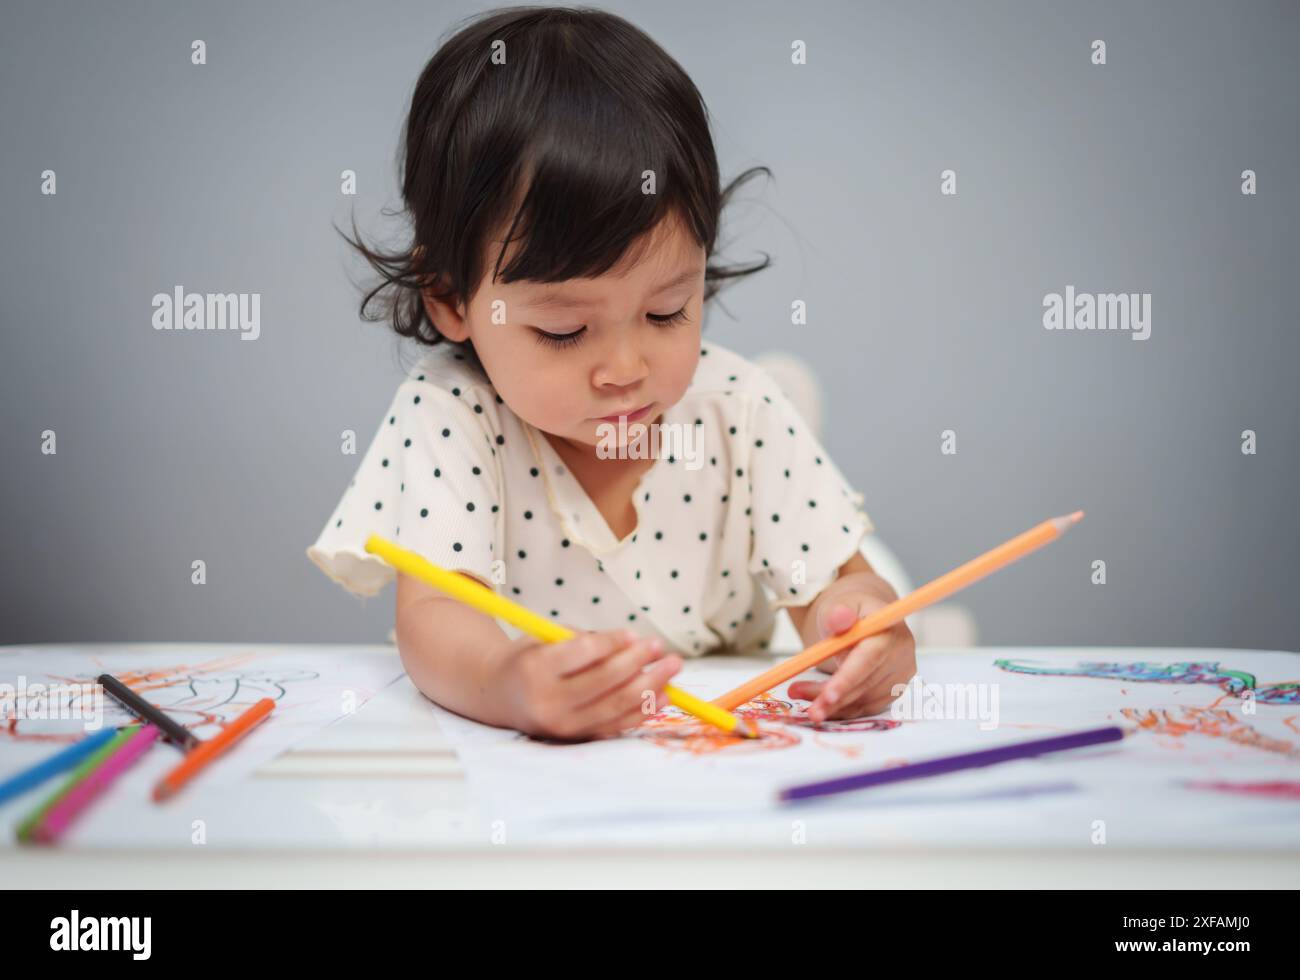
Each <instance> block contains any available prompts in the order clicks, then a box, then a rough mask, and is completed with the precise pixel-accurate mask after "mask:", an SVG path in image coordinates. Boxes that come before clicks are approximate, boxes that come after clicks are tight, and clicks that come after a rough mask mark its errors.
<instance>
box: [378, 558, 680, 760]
mask: <svg viewBox="0 0 1300 980" xmlns="http://www.w3.org/2000/svg"><path fill="white" fill-rule="evenodd" d="M471 577H472V576H471ZM476 581H477V580H476ZM397 648H398V651H399V653H400V654H401V657H402V666H403V667H404V668H405V669H406V672H407V674H408V675H409V676H410V678H411V680H412V681H413V682H414V683H415V686H416V687H417V688H419V689H420V691H421V692H422V693H424V694H425V696H427V697H429V698H430V699H432V700H434V701H436V702H437V703H438V704H440V705H442V706H443V707H444V708H448V709H449V710H451V711H454V712H456V713H457V714H459V715H464V716H465V717H467V718H473V719H475V720H477V721H481V722H484V723H485V724H488V725H495V726H498V727H501V728H515V729H518V730H519V731H523V732H527V733H529V734H532V735H541V736H546V737H552V738H573V739H581V738H596V737H601V736H606V735H616V734H618V733H619V732H621V731H623V730H625V729H627V728H631V727H634V726H635V725H637V724H639V723H640V722H641V721H642V720H644V718H645V716H646V714H647V713H653V712H655V711H659V710H661V709H662V708H664V707H666V706H667V704H668V700H667V698H666V697H665V695H664V690H663V689H664V686H665V685H666V684H667V683H668V679H669V678H670V677H671V676H672V675H673V674H675V673H677V671H678V670H680V669H681V666H682V659H681V658H680V657H678V656H676V655H672V656H664V651H663V645H662V643H661V642H660V641H659V640H658V638H657V637H654V638H640V637H637V636H636V634H635V633H632V632H631V631H629V630H609V631H604V632H588V633H580V634H579V635H578V636H576V637H574V638H573V639H571V640H566V641H564V642H562V643H539V642H538V641H536V640H534V639H532V638H531V637H527V636H524V637H520V638H519V639H517V640H511V639H510V637H508V636H507V635H506V633H505V631H504V630H502V629H501V627H500V626H498V625H497V623H496V621H495V620H494V619H492V618H491V617H490V616H487V615H485V614H483V613H481V612H479V611H478V610H476V609H471V608H470V607H469V606H467V605H465V604H464V603H463V602H459V601H457V600H455V599H452V598H450V597H448V596H445V595H443V594H442V593H440V592H438V591H437V590H435V589H433V588H432V587H431V586H429V585H426V584H425V583H423V582H420V581H417V580H415V579H412V578H410V577H408V576H406V575H404V574H399V575H398V577H397ZM644 668H649V669H644ZM647 691H650V692H654V700H653V702H649V701H648V699H647V698H646V692H647Z"/></svg>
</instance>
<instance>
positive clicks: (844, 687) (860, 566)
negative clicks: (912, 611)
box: [787, 553, 916, 721]
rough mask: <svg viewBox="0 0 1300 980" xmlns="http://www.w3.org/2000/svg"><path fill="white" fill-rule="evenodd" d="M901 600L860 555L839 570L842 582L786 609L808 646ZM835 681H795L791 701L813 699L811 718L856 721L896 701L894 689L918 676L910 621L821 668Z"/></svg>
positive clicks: (888, 630) (845, 652)
mask: <svg viewBox="0 0 1300 980" xmlns="http://www.w3.org/2000/svg"><path fill="white" fill-rule="evenodd" d="M897 598H898V593H897V592H895V591H894V588H893V586H891V585H890V584H889V583H888V582H886V581H885V580H884V579H883V578H881V577H880V576H879V575H877V574H876V572H875V571H874V570H873V569H872V567H871V565H870V564H869V563H868V562H867V560H866V559H865V558H864V557H862V554H861V553H858V554H856V555H854V556H853V557H852V558H850V559H849V560H848V561H846V562H845V563H844V564H843V565H841V566H840V570H839V577H838V578H836V580H835V581H834V582H832V583H831V584H830V585H828V586H826V588H824V589H822V591H821V592H820V593H819V594H818V595H817V597H816V598H815V599H813V601H812V602H810V603H809V604H808V605H806V606H791V607H789V608H788V609H787V612H789V614H790V621H791V622H792V623H794V628H795V629H796V630H797V631H798V632H799V637H800V639H801V640H802V641H803V644H804V646H805V647H808V646H812V644H814V643H816V642H817V641H818V640H822V639H825V638H826V637H828V636H832V635H834V634H836V633H843V632H844V631H845V630H847V629H848V628H849V627H851V626H852V625H853V624H854V623H856V622H857V621H858V620H859V619H861V618H862V617H863V616H865V615H867V614H868V613H870V612H873V611H875V610H876V609H879V608H880V607H881V606H886V605H888V604H889V603H891V602H893V601H894V600H895V599H897ZM818 669H819V670H821V671H823V672H825V673H833V674H834V675H835V676H834V677H833V678H832V679H831V680H829V681H795V682H794V683H792V684H791V685H790V691H789V693H790V696H791V697H795V698H800V699H808V700H810V701H812V704H810V705H809V706H808V716H809V717H810V718H812V719H813V721H822V720H824V719H826V718H854V717H860V716H862V715H874V714H877V713H878V712H881V711H884V710H885V709H886V708H887V707H889V705H890V704H891V703H893V701H894V699H895V698H896V697H897V695H896V694H894V693H893V690H894V688H895V685H899V684H906V683H907V682H908V681H909V680H911V679H912V677H913V676H914V675H915V674H916V640H915V639H914V638H913V637H912V631H911V630H910V629H908V628H907V624H906V623H905V622H900V623H897V624H896V625H894V626H893V627H891V628H890V629H887V630H885V631H884V632H883V633H877V634H875V635H874V636H869V637H867V638H866V639H865V640H862V641H861V642H859V643H858V644H857V645H856V646H854V647H853V648H852V649H850V650H846V651H844V652H843V653H837V654H836V655H835V656H833V657H830V658H828V659H827V660H824V661H822V663H821V664H820V665H819V667H818Z"/></svg>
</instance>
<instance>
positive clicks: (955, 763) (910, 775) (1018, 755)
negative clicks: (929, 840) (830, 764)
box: [779, 725, 1124, 802]
mask: <svg viewBox="0 0 1300 980" xmlns="http://www.w3.org/2000/svg"><path fill="white" fill-rule="evenodd" d="M1123 737H1124V729H1122V728H1120V727H1119V726H1118V725H1107V726H1106V727H1104V728H1089V729H1086V730H1084V731H1081V732H1071V733H1070V734H1069V735H1053V736H1051V737H1050V738H1036V739H1031V740H1030V741H1028V742H1017V743H1015V744H1014V745H1003V746H1001V747H1000V748H996V749H981V750H980V751H978V752H963V753H961V754H960V755H949V756H944V757H943V758H941V759H929V760H927V761H925V762H914V763H911V764H910V765H906V766H896V767H894V768H893V769H873V770H871V771H870V772H860V773H856V774H854V775H852V776H840V777H838V778H835V779H823V780H820V781H818V782H815V783H801V784H800V785H798V786H787V787H786V788H785V789H783V790H781V793H780V797H779V799H781V800H782V801H783V802H790V801H792V800H806V799H810V798H812V797H815V796H829V795H831V794H833V793H848V792H850V791H852V790H857V789H866V788H867V787H869V786H881V785H883V784H885V783H897V782H902V781H903V780H905V779H922V778H924V777H926V776H941V775H943V774H944V773H949V772H957V771H959V770H961V769H975V768H978V767H980V766H992V765H996V764H997V763H999V762H1012V761H1014V760H1016V759H1028V758H1030V757H1032V756H1036V755H1042V754H1043V753H1045V752H1060V751H1062V750H1064V749H1079V748H1083V747H1084V746H1087V745H1099V744H1101V743H1102V742H1118V741H1119V740H1120V739H1122V738H1123Z"/></svg>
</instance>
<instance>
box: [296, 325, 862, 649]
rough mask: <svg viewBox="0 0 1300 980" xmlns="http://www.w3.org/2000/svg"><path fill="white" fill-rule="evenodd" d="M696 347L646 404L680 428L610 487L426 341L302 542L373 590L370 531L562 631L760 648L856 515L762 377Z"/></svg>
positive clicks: (855, 505)
mask: <svg viewBox="0 0 1300 980" xmlns="http://www.w3.org/2000/svg"><path fill="white" fill-rule="evenodd" d="M700 353H701V357H700V360H699V362H698V365H697V369H696V377H695V380H694V382H693V384H692V385H691V387H690V389H689V390H688V391H687V393H686V395H685V396H684V397H683V398H682V399H681V401H680V402H678V403H677V404H676V405H673V406H671V407H670V408H669V409H668V410H667V411H666V412H665V414H664V416H663V417H662V419H661V421H663V422H668V423H672V422H678V423H681V430H682V431H683V432H690V433H692V434H691V435H689V436H685V439H686V441H685V442H678V443H676V444H674V445H672V446H671V448H665V451H664V455H663V458H662V459H660V460H659V461H658V462H655V463H653V464H652V465H650V466H648V467H646V468H644V469H641V470H640V471H639V479H637V480H626V479H625V480H616V481H612V485H617V486H619V487H621V488H622V489H621V490H620V491H619V492H621V493H622V494H624V495H625V496H624V497H623V499H622V500H621V501H619V500H617V499H615V498H616V494H613V493H612V492H611V491H609V490H606V489H604V488H603V487H602V485H601V483H600V480H599V474H598V473H597V474H596V475H593V473H592V468H584V469H583V476H582V480H579V479H578V477H577V476H576V475H575V473H574V472H572V471H571V470H570V469H569V467H568V466H567V465H566V463H567V462H568V459H567V457H566V456H561V454H560V453H559V452H558V451H557V450H556V449H555V446H554V444H553V443H552V442H551V441H550V440H548V439H547V438H546V436H545V435H544V434H543V433H541V432H540V431H538V430H536V429H533V428H531V427H530V426H527V425H526V424H524V423H523V422H522V421H521V420H520V419H519V418H518V417H516V416H515V415H514V414H513V413H512V412H511V411H510V409H509V407H508V406H507V405H506V404H505V403H504V401H503V400H502V399H501V397H500V396H499V395H497V394H496V393H495V391H493V390H492V388H491V386H490V383H489V382H488V381H487V379H486V378H485V377H484V376H483V374H482V371H481V368H478V367H477V366H472V365H471V364H470V363H468V362H466V361H463V360H457V359H455V358H454V357H453V356H448V352H447V351H445V350H444V351H441V352H440V351H434V352H432V353H429V354H426V355H425V357H424V358H423V359H422V361H421V363H420V368H419V371H418V373H413V374H412V375H411V377H410V379H409V380H408V381H407V382H406V383H404V384H403V385H402V386H401V387H400V388H399V391H398V394H397V396H396V397H395V398H394V400H393V403H392V405H391V406H390V408H389V410H388V411H387V412H385V413H384V416H383V424H382V425H381V426H380V427H379V430H378V432H377V433H376V435H375V439H374V441H373V443H372V444H371V445H370V446H369V447H368V448H367V449H366V450H365V453H364V454H363V456H362V458H361V461H360V463H359V465H358V466H357V468H356V472H355V475H354V477H353V478H352V480H351V481H350V482H349V485H348V488H347V490H346V491H345V493H344V495H343V498H342V500H341V501H340V503H339V505H338V506H337V508H336V509H335V512H334V513H333V514H332V515H330V520H329V521H328V523H327V524H326V525H325V528H324V530H322V531H321V534H320V536H319V538H318V539H317V541H316V543H315V544H314V545H313V546H312V547H311V548H310V549H308V554H309V555H310V556H311V557H312V559H313V560H314V561H316V562H317V564H319V565H320V566H321V567H322V568H323V569H325V570H326V571H327V572H329V573H330V574H331V575H332V576H333V577H334V578H335V579H336V580H337V581H339V582H341V583H342V584H344V586H345V587H347V588H349V589H350V590H352V591H355V592H358V593H359V594H375V593H376V592H377V591H378V590H379V589H380V588H382V586H383V585H384V584H385V583H386V582H388V581H391V577H392V570H391V569H390V568H388V567H387V566H386V565H385V564H384V563H382V562H379V561H378V560H377V559H374V558H373V557H371V556H366V555H365V549H364V544H365V539H366V537H367V536H368V535H369V534H372V533H374V534H379V535H382V536H386V537H389V538H390V539H392V540H394V541H395V542H397V543H398V544H400V545H402V546H403V547H406V548H410V549H411V550H413V551H415V552H417V553H419V554H421V555H423V556H424V557H426V558H428V559H429V560H430V561H431V562H434V563H435V564H438V565H442V566H443V567H446V568H450V569H453V570H461V571H464V572H466V573H468V574H470V575H472V576H473V577H475V578H477V579H479V580H481V581H483V582H486V583H489V584H491V585H492V586H493V587H494V588H495V589H496V590H497V591H498V592H502V593H504V594H507V595H509V596H511V597H512V598H513V599H515V600H516V601H518V602H520V603H522V604H524V605H526V606H527V607H528V608H530V609H532V610H533V611H534V612H536V613H538V614H539V615H543V616H547V617H549V618H550V619H551V620H552V621H556V622H561V623H565V624H566V625H570V626H572V627H574V628H577V629H584V630H585V629H590V630H612V629H622V628H626V627H629V626H630V627H631V628H632V629H634V630H635V631H636V632H638V633H641V634H657V635H660V636H662V637H663V638H664V640H665V641H666V648H667V649H670V650H675V651H676V652H678V653H682V654H685V655H688V656H693V655H697V654H704V653H708V652H711V651H713V650H717V649H720V648H728V649H730V648H734V649H736V650H738V651H744V650H761V649H764V644H765V643H766V642H767V641H768V639H769V638H770V629H771V622H772V615H771V612H770V611H768V607H770V606H771V605H772V604H773V603H775V604H776V605H805V604H806V603H807V602H809V601H810V600H811V599H812V598H813V597H814V596H815V595H816V593H817V591H819V590H820V589H821V588H824V587H825V586H826V585H827V584H829V582H830V581H832V580H833V578H834V575H835V572H836V570H837V569H838V568H839V566H840V565H842V564H843V563H844V562H845V561H846V560H847V559H848V557H849V556H850V555H851V554H852V553H853V551H854V549H855V548H856V547H857V546H858V544H859V543H860V539H861V535H862V533H863V532H864V531H868V530H870V529H871V524H870V521H869V519H868V518H867V516H866V514H865V512H863V510H862V508H861V500H862V498H861V495H859V494H856V493H854V492H853V490H852V489H851V488H850V487H849V485H848V484H847V483H846V481H845V480H844V477H843V475H842V474H841V472H840V471H839V469H837V468H836V466H835V464H834V462H833V461H832V459H831V457H830V455H829V454H828V453H827V451H826V450H825V449H824V448H823V447H822V446H821V445H819V444H818V442H817V440H816V439H815V438H814V437H813V436H812V433H811V432H810V430H808V428H807V427H806V425H805V423H804V421H803V419H802V418H801V417H800V416H799V414H798V410H797V409H796V408H795V407H794V406H793V404H792V403H790V401H789V400H788V399H787V398H786V397H785V395H784V394H783V393H781V391H780V390H779V388H777V386H776V385H775V383H774V382H773V381H772V380H771V378H770V377H769V376H768V375H767V374H766V373H765V372H763V371H761V370H759V369H757V368H756V367H755V366H753V365H752V364H750V363H749V362H747V361H745V360H744V359H743V358H741V357H739V356H738V355H736V354H734V353H733V352H731V351H728V350H726V349H725V348H721V347H718V346H717V345H715V344H708V345H705V346H704V347H702V349H701V352H700ZM706 355H707V356H706ZM564 448H566V449H568V448H569V447H564ZM570 451H571V449H570ZM611 472H613V471H611ZM623 472H627V471H626V469H624V470H623ZM628 484H632V487H631V494H630V496H626V495H628V493H629V491H628V489H627V487H628ZM642 532H644V533H642ZM359 556H364V557H359ZM516 632H517V631H516Z"/></svg>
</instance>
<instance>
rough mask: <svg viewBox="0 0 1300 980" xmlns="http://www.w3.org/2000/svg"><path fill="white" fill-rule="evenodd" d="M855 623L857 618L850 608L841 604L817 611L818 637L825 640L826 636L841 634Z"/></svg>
mask: <svg viewBox="0 0 1300 980" xmlns="http://www.w3.org/2000/svg"><path fill="white" fill-rule="evenodd" d="M857 621H858V616H857V613H856V612H855V611H854V608H853V607H852V606H849V605H846V604H845V603H843V602H837V603H834V604H832V605H831V606H830V608H828V609H821V610H818V612H817V630H818V635H820V636H821V638H822V639H825V638H826V637H828V636H834V635H835V634H836V633H843V632H844V631H845V630H846V629H848V628H849V627H850V626H852V625H853V624H854V623H856V622H857Z"/></svg>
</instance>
